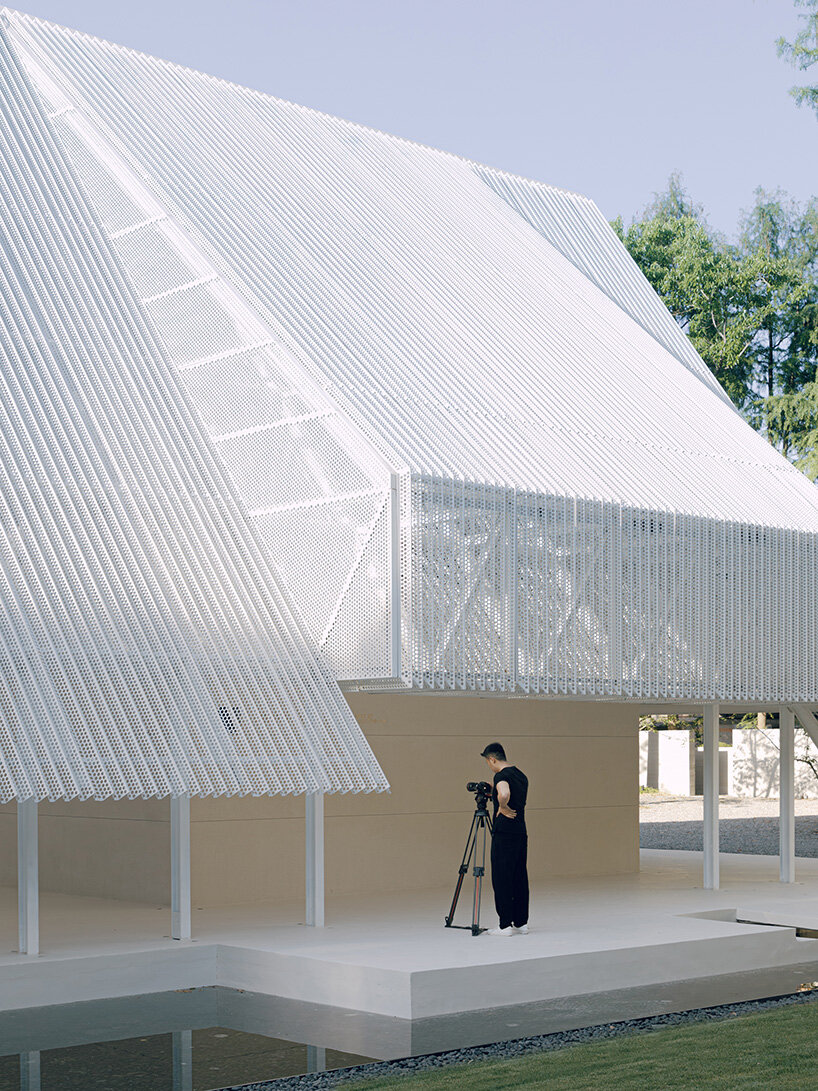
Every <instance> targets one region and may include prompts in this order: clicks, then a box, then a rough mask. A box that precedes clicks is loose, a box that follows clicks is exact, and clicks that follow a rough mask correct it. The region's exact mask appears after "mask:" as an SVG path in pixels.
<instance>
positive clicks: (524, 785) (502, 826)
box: [492, 765, 528, 833]
mask: <svg viewBox="0 0 818 1091" xmlns="http://www.w3.org/2000/svg"><path fill="white" fill-rule="evenodd" d="M501 780H505V781H506V782H507V783H508V787H509V793H510V794H509V800H508V806H509V807H510V808H511V810H512V811H516V812H517V817H516V818H506V816H505V815H504V814H499V813H498V808H499V803H498V802H497V785H498V784H499V783H500V781H501ZM527 798H528V777H527V776H526V775H525V773H523V772H522V771H521V770H520V769H518V768H517V766H516V765H508V766H506V768H505V769H501V770H500V771H499V773H495V774H494V791H493V793H492V799H493V800H494V828H495V830H496V831H497V832H500V833H516V832H525V801H526V799H527Z"/></svg>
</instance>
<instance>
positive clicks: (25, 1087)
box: [20, 1053, 41, 1091]
mask: <svg viewBox="0 0 818 1091" xmlns="http://www.w3.org/2000/svg"><path fill="white" fill-rule="evenodd" d="M40 1086H41V1085H40V1054H39V1053H21V1054H20V1091H40Z"/></svg>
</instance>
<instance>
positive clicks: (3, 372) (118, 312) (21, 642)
mask: <svg viewBox="0 0 818 1091" xmlns="http://www.w3.org/2000/svg"><path fill="white" fill-rule="evenodd" d="M4 22H5V20H4ZM7 34H8V28H7V26H5V25H4V26H2V27H0V800H2V801H7V800H9V799H11V798H14V797H17V798H31V797H35V798H38V799H44V798H49V799H55V798H59V797H62V798H73V797H80V798H89V797H94V798H97V799H104V798H108V797H114V798H122V797H131V798H132V797H136V796H164V795H168V794H173V795H177V794H181V793H191V794H199V795H205V794H207V795H219V794H234V793H242V794H265V793H290V792H304V791H371V790H380V789H384V788H385V787H386V782H385V779H384V777H383V774H382V772H381V771H380V769H379V767H378V764H377V762H376V761H375V759H374V756H373V755H372V752H371V750H370V749H369V747H368V745H367V743H366V741H365V739H364V737H363V735H362V733H361V731H360V729H359V728H358V726H357V724H356V722H355V720H354V719H353V717H352V715H351V712H350V711H349V708H348V706H347V705H346V703H345V702H344V700H343V698H342V696H341V694H340V691H339V690H338V687H337V685H336V683H335V681H334V679H333V678H332V677H331V675H330V674H329V673H328V671H327V669H326V668H325V667H324V666H323V665H322V664H321V663H319V661H318V659H317V657H316V655H315V652H314V651H313V650H312V646H311V645H310V643H309V641H308V639H307V638H306V636H305V633H304V631H303V629H302V627H301V624H300V622H299V621H298V620H297V618H296V616H295V614H294V612H293V610H292V608H291V606H290V605H289V603H288V602H287V600H286V598H285V597H284V595H283V594H282V593H281V592H280V591H279V590H278V589H277V586H276V581H275V577H274V575H273V573H272V572H271V570H270V567H269V564H268V562H267V560H266V559H265V558H264V556H263V555H262V553H261V552H260V550H259V548H258V546H257V544H256V542H255V539H254V537H253V535H252V533H251V532H250V529H249V527H248V525H247V521H246V517H245V515H244V514H243V512H242V511H241V509H240V508H239V506H238V505H237V503H236V501H235V499H234V497H233V493H232V488H231V486H230V485H229V483H228V482H227V481H226V479H225V477H224V473H223V470H222V469H221V468H220V466H219V465H218V463H217V462H216V460H215V458H214V456H213V454H212V451H211V449H210V446H209V443H208V441H207V439H206V437H205V436H204V434H203V433H202V431H201V427H200V425H199V424H198V422H197V421H196V420H195V418H194V417H193V415H192V414H191V412H190V410H189V408H188V406H187V403H186V401H185V399H184V396H183V395H182V393H181V392H180V390H179V388H178V385H177V381H176V379H175V377H174V375H173V374H172V372H171V370H170V369H169V367H168V364H167V361H166V358H165V356H164V353H163V351H162V350H161V348H160V347H159V345H158V344H157V342H156V341H155V338H154V335H153V333H152V332H151V331H150V329H149V328H148V326H147V325H146V322H145V318H144V315H143V313H142V312H141V310H140V307H139V305H138V304H137V302H136V300H135V298H134V296H133V293H132V290H131V288H130V286H129V285H128V284H127V283H126V281H125V280H124V278H123V276H122V273H121V271H120V269H119V267H118V264H117V262H116V260H115V259H114V257H113V254H112V253H111V250H110V245H109V243H108V241H107V239H106V238H105V236H104V235H103V232H102V231H101V229H100V227H99V224H98V222H97V220H96V218H95V215H94V213H93V212H92V210H91V209H90V208H89V206H88V204H87V201H86V199H85V197H84V195H83V193H82V192H81V190H80V188H79V187H78V185H77V184H76V180H75V177H74V174H73V172H72V170H71V168H70V167H69V165H68V163H67V161H66V160H65V157H64V155H63V153H62V151H61V149H60V147H59V145H58V143H57V141H56V139H55V137H54V133H53V129H52V127H51V124H50V123H49V122H48V121H47V119H46V117H45V115H44V112H43V109H42V104H41V101H40V100H39V97H38V96H37V95H36V94H35V93H34V92H33V91H32V89H31V87H30V84H29V81H28V77H27V76H26V74H25V72H24V71H22V69H21V68H20V66H19V63H18V60H17V58H16V56H15V53H14V50H13V47H10V45H9V42H8V40H7Z"/></svg>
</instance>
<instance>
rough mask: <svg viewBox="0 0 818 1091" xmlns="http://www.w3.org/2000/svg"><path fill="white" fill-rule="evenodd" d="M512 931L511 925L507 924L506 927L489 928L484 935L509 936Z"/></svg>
mask: <svg viewBox="0 0 818 1091" xmlns="http://www.w3.org/2000/svg"><path fill="white" fill-rule="evenodd" d="M513 931H514V929H513V928H512V927H511V925H509V926H508V928H489V930H488V931H487V932H486V935H487V936H510V935H511V934H512V932H513Z"/></svg>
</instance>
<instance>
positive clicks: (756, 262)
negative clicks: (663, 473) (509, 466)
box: [614, 0, 818, 476]
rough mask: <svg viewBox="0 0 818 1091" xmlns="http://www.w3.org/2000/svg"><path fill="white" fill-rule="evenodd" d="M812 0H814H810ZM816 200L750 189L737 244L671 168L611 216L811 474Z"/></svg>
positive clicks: (762, 418) (776, 439)
mask: <svg viewBox="0 0 818 1091" xmlns="http://www.w3.org/2000/svg"><path fill="white" fill-rule="evenodd" d="M816 2H818V0H816ZM816 227H818V204H816V202H811V203H809V204H808V205H807V206H806V207H805V208H803V209H802V208H801V207H800V206H798V205H797V204H795V203H794V202H792V201H789V200H788V199H787V198H786V196H785V195H783V194H780V193H773V194H770V193H766V192H764V191H763V190H758V191H757V192H756V195H755V203H754V205H753V208H752V209H750V210H749V212H747V213H745V215H744V218H743V222H742V225H741V228H742V229H741V236H740V239H739V242H738V244H736V245H731V244H730V243H728V242H727V241H726V240H724V239H723V238H721V237H720V236H719V235H717V234H716V233H715V232H713V231H712V230H711V229H710V228H709V227H708V225H707V222H706V220H705V217H704V214H703V212H702V209H701V208H700V207H699V206H697V205H695V204H694V203H693V202H692V200H691V199H690V197H689V196H688V195H687V193H686V192H685V189H684V186H683V184H682V181H681V179H680V177H679V176H678V175H673V176H671V178H670V181H669V184H668V189H667V191H666V192H665V193H663V194H660V195H658V196H657V197H656V199H655V200H654V202H653V204H652V205H650V206H649V207H648V208H647V209H646V210H645V212H644V213H643V214H642V216H641V217H640V218H639V219H638V220H636V221H634V222H633V223H632V224H630V226H629V227H627V228H625V227H624V226H623V224H622V221H621V219H619V220H617V221H616V222H615V223H614V229H615V230H616V231H617V233H618V234H619V236H620V238H621V239H622V241H623V242H624V243H625V246H626V247H627V248H628V250H629V252H630V253H631V256H632V257H633V258H634V260H635V261H636V262H637V264H638V265H639V266H640V268H641V269H642V271H643V272H644V273H645V275H646V277H647V278H648V280H649V281H650V282H651V284H652V285H653V287H654V288H655V289H656V291H657V292H658V293H659V295H660V296H661V297H662V299H663V300H664V302H665V304H666V305H667V307H668V308H669V310H670V311H671V313H672V314H673V315H674V317H675V318H676V320H677V322H678V323H679V325H680V326H681V327H682V329H684V330H685V332H686V333H687V334H688V336H689V337H690V339H691V340H692V342H693V344H694V345H695V347H696V349H697V350H698V352H699V353H700V355H701V356H702V358H703V359H704V361H705V362H706V363H707V365H708V366H709V367H710V369H711V370H712V371H713V373H714V374H715V376H716V377H717V379H718V380H719V381H720V382H721V384H722V386H723V387H724V388H725V389H726V390H727V392H728V394H729V395H730V397H731V398H732V399H733V401H734V403H735V404H736V406H737V407H738V408H739V409H740V410H741V411H742V412H743V413H744V414H745V416H746V417H747V419H748V420H749V421H750V422H751V423H752V424H753V425H754V426H755V427H757V428H758V429H759V430H761V431H763V432H765V433H766V435H767V437H768V438H769V440H770V441H771V442H772V443H773V444H775V445H776V446H777V447H779V448H780V449H781V450H782V452H784V453H785V454H787V455H788V456H789V457H791V458H793V460H794V461H796V462H797V463H798V464H799V465H800V466H801V467H802V468H804V469H806V470H808V472H810V474H811V475H812V476H818V384H816V364H818V333H817V332H816V331H817V329H818V288H816V266H817V265H818V231H817V230H816Z"/></svg>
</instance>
